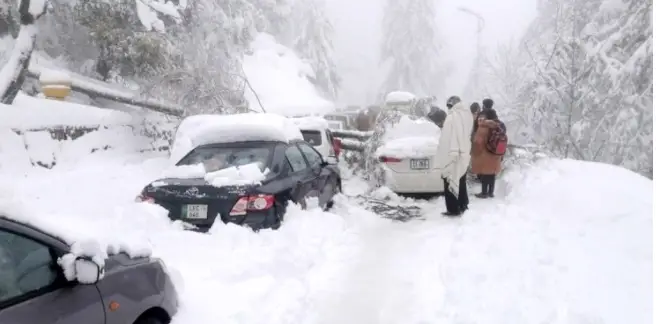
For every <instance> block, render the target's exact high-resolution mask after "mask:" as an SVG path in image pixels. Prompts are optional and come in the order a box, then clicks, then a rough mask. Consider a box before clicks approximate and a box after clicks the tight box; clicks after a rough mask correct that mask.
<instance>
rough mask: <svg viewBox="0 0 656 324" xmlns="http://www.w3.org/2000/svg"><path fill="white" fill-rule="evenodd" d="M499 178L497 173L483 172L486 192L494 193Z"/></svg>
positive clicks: (483, 183)
mask: <svg viewBox="0 0 656 324" xmlns="http://www.w3.org/2000/svg"><path fill="white" fill-rule="evenodd" d="M496 180H497V176H496V175H495V174H481V186H482V188H483V190H482V191H481V192H482V193H484V194H494V183H495V182H496Z"/></svg>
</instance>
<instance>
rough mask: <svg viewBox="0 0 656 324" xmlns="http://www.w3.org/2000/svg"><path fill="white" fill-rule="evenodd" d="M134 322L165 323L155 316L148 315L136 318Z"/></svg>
mask: <svg viewBox="0 0 656 324" xmlns="http://www.w3.org/2000/svg"><path fill="white" fill-rule="evenodd" d="M134 324H165V323H164V322H162V321H161V320H160V319H159V318H157V317H152V316H149V317H144V318H140V319H138V320H137V321H136V322H134Z"/></svg>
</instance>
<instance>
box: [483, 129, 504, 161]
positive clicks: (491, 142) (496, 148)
mask: <svg viewBox="0 0 656 324" xmlns="http://www.w3.org/2000/svg"><path fill="white" fill-rule="evenodd" d="M505 126H506V125H504V124H503V123H499V125H498V126H497V127H494V128H492V129H490V134H489V135H488V137H487V141H486V142H485V147H486V148H487V150H488V151H489V152H490V153H492V154H494V155H502V156H503V155H505V154H506V149H507V148H508V136H507V135H506V127H505Z"/></svg>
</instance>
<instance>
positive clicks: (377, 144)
mask: <svg viewBox="0 0 656 324" xmlns="http://www.w3.org/2000/svg"><path fill="white" fill-rule="evenodd" d="M417 102H418V101H417V98H416V97H415V96H414V95H413V94H411V93H408V92H402V91H395V92H391V93H389V94H388V95H387V97H386V101H385V105H384V106H383V107H382V109H381V112H380V114H379V115H378V117H377V118H376V123H375V127H374V131H373V134H372V136H371V138H370V139H369V141H368V142H367V144H366V147H365V154H366V156H367V162H366V163H365V168H366V169H367V173H368V174H370V175H371V176H370V180H373V184H374V185H376V186H386V187H388V188H389V189H391V190H392V191H394V192H396V193H398V194H412V195H414V194H441V193H443V192H444V184H443V181H442V178H441V174H440V170H439V169H437V168H436V166H437V146H438V143H439V136H440V129H439V127H438V126H437V125H436V124H435V123H433V122H432V121H431V120H429V119H427V118H425V117H424V116H423V114H422V113H421V109H416V105H415V104H416V103H417Z"/></svg>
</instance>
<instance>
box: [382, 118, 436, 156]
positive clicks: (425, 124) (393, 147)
mask: <svg viewBox="0 0 656 324" xmlns="http://www.w3.org/2000/svg"><path fill="white" fill-rule="evenodd" d="M382 138H383V140H382V143H383V145H381V146H380V147H379V148H378V149H377V150H376V153H375V154H376V156H390V157H397V158H410V157H425V156H427V155H429V156H430V155H435V154H437V146H438V143H439V140H440V128H439V127H437V125H435V123H433V122H432V121H430V120H428V119H425V118H419V119H412V118H410V117H408V116H401V119H400V120H399V122H398V123H396V124H394V125H392V126H390V127H389V129H387V130H386V131H385V133H384V134H383V137H382Z"/></svg>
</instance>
